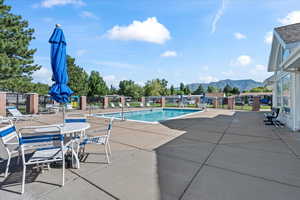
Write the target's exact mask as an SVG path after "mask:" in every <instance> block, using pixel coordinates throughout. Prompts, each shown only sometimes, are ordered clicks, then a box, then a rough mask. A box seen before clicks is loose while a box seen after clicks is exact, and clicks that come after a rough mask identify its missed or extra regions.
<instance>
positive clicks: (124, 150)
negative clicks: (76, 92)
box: [0, 109, 300, 200]
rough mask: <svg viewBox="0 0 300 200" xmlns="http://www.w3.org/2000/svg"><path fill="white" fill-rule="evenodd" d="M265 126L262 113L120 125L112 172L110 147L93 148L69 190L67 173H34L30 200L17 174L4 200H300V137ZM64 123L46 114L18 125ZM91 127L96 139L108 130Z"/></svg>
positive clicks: (95, 123)
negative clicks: (63, 179) (106, 152)
mask: <svg viewBox="0 0 300 200" xmlns="http://www.w3.org/2000/svg"><path fill="white" fill-rule="evenodd" d="M262 119H263V114H262V112H242V111H230V110H221V109H208V110H207V111H206V112H202V113H197V114H195V115H191V116H187V117H184V118H181V119H174V120H170V121H166V122H163V123H161V124H143V123H136V122H129V121H125V122H121V121H116V122H115V123H114V126H113V132H112V138H111V142H112V143H111V144H112V153H113V158H112V163H111V164H110V165H107V164H105V163H104V162H105V158H104V155H103V150H102V148H98V147H97V146H93V145H90V146H88V149H87V152H89V154H88V157H87V158H86V160H85V162H82V163H81V168H80V169H68V170H66V184H65V186H64V187H59V186H58V185H57V184H59V183H60V170H59V169H51V170H50V171H45V172H44V173H40V174H39V173H36V172H35V171H31V173H29V172H28V177H27V179H28V183H27V184H26V186H25V194H24V195H22V196H21V195H19V194H18V192H19V191H20V185H19V183H20V175H21V171H20V169H18V168H17V167H14V168H13V169H12V172H11V174H10V175H9V176H8V177H7V178H6V179H4V178H3V177H0V184H1V188H0V199H1V200H2V199H45V200H51V199H56V200H57V199H64V200H68V199H72V200H76V199H101V200H103V199H128V200H134V199H139V200H140V199H143V200H144V199H151V200H154V199H163V200H165V199H166V200H168V199H170V200H176V199H184V200H193V199H195V200H199V199H201V200H202V199H203V200H206V199H207V200H208V199H209V200H217V199H221V200H227V199H228V200H240V199H243V200H248V199H249V200H253V199H263V200H268V199H270V200H275V199H278V200H279V199H280V200H281V199H285V200H290V199H295V200H296V199H297V200H298V199H299V197H300V159H299V158H300V157H299V156H300V133H299V132H296V133H293V132H290V131H289V130H287V129H285V128H275V127H272V126H265V125H264V124H263V122H262ZM60 120H61V116H60V115H56V116H55V117H54V116H53V115H52V116H48V115H44V116H41V118H40V119H39V121H33V122H20V123H18V124H17V126H24V125H30V124H31V125H41V124H53V123H57V122H59V121H60ZM89 121H90V123H91V129H90V130H89V131H88V132H87V133H88V134H90V135H93V134H96V133H97V129H101V128H103V125H104V124H105V121H104V119H100V118H90V119H89ZM2 164H5V162H3V163H2ZM2 166H3V165H1V172H2V171H3V167H2Z"/></svg>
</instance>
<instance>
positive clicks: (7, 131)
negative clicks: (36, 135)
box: [0, 122, 21, 177]
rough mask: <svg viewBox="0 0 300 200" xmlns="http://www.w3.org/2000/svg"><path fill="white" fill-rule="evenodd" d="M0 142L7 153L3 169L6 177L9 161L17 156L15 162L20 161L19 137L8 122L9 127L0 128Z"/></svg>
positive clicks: (14, 128)
mask: <svg viewBox="0 0 300 200" xmlns="http://www.w3.org/2000/svg"><path fill="white" fill-rule="evenodd" d="M0 141H1V143H2V146H3V147H4V148H5V151H6V153H7V157H8V158H7V163H6V168H5V173H4V177H7V175H8V170H9V165H10V161H11V158H12V156H13V155H15V154H19V155H18V160H17V162H18V163H19V161H20V155H21V152H20V148H19V137H18V134H17V132H16V127H15V126H14V125H13V124H12V122H10V125H8V126H5V127H2V128H0Z"/></svg>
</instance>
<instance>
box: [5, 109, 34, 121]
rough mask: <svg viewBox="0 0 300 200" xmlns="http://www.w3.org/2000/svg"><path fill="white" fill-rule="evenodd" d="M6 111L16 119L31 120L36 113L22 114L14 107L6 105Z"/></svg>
mask: <svg viewBox="0 0 300 200" xmlns="http://www.w3.org/2000/svg"><path fill="white" fill-rule="evenodd" d="M7 110H8V112H9V113H10V114H11V115H12V117H13V118H15V119H16V120H33V119H34V118H35V117H36V115H23V114H22V113H21V112H20V111H19V110H18V109H17V108H16V107H8V108H7Z"/></svg>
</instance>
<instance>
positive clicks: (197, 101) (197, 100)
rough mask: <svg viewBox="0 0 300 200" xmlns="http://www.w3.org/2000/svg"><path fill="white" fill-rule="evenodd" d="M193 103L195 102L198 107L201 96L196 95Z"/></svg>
mask: <svg viewBox="0 0 300 200" xmlns="http://www.w3.org/2000/svg"><path fill="white" fill-rule="evenodd" d="M195 103H196V107H200V104H201V97H196V99H195Z"/></svg>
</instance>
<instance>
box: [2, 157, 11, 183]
mask: <svg viewBox="0 0 300 200" xmlns="http://www.w3.org/2000/svg"><path fill="white" fill-rule="evenodd" d="M10 160H11V155H10V153H9V154H8V159H7V164H6V169H5V174H4V177H7V175H8V169H9V165H10Z"/></svg>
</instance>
